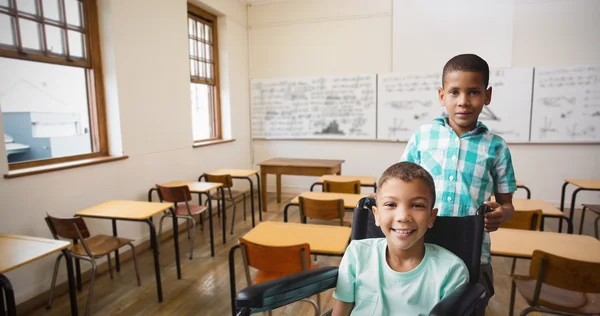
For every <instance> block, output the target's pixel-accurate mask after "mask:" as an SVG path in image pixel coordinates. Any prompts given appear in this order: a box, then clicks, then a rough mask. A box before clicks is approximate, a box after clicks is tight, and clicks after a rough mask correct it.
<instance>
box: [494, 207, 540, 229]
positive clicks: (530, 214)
mask: <svg viewBox="0 0 600 316" xmlns="http://www.w3.org/2000/svg"><path fill="white" fill-rule="evenodd" d="M542 214H543V213H542V210H535V211H515V212H514V213H513V216H512V217H511V218H510V219H509V220H507V221H506V222H504V223H502V224H500V227H502V228H511V229H522V230H539V229H540V227H541V226H542Z"/></svg>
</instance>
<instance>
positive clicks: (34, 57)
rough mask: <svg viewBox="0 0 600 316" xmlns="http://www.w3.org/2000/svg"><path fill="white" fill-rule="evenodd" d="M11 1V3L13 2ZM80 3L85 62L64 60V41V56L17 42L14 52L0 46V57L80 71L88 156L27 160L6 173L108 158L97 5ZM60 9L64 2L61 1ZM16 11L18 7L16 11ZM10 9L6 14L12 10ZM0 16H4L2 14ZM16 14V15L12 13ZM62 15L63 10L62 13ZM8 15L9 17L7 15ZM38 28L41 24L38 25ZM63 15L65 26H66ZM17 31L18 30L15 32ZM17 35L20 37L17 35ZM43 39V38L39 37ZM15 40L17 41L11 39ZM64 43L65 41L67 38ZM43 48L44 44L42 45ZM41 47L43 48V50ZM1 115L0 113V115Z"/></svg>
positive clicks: (10, 166) (89, 0)
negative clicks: (85, 102) (84, 91)
mask: <svg viewBox="0 0 600 316" xmlns="http://www.w3.org/2000/svg"><path fill="white" fill-rule="evenodd" d="M9 1H10V2H11V3H16V1H17V0H9ZM13 1H14V2H13ZM36 1H37V2H38V5H42V3H41V2H42V0H36ZM78 1H80V0H78ZM80 2H81V4H82V15H81V18H82V21H81V23H82V29H83V34H84V35H85V41H84V42H83V43H84V45H86V47H85V48H86V51H85V54H86V55H85V56H86V59H87V60H81V59H73V58H69V57H68V53H67V52H68V48H69V47H68V44H67V43H68V42H66V41H65V46H66V48H65V56H54V55H49V54H48V53H47V52H46V51H42V53H41V54H38V53H29V52H28V51H24V50H23V49H22V47H21V46H20V45H19V42H17V48H16V49H14V48H13V49H7V48H3V47H0V57H6V58H13V59H20V60H25V61H30V62H42V63H49V64H56V65H62V66H71V67H78V68H84V69H85V72H86V86H87V95H88V113H89V120H90V121H89V123H90V141H91V145H92V152H91V153H89V154H81V155H73V156H65V157H56V158H47V159H39V160H30V161H23V162H15V163H8V170H9V171H11V170H20V169H27V168H37V167H43V166H48V167H49V168H52V165H57V164H62V163H68V162H76V161H81V160H89V159H91V158H101V157H109V156H110V155H109V152H108V132H107V124H106V109H105V95H104V82H103V80H102V79H103V75H102V59H101V56H100V33H99V20H98V6H97V0H85V1H80ZM63 8H64V2H63ZM17 9H18V8H17ZM14 10H15V8H14V6H13V8H12V9H11V10H9V11H14ZM3 14H4V13H3ZM15 14H18V13H15ZM63 14H64V10H63ZM9 16H10V15H9ZM40 23H41V24H42V25H44V23H42V22H40ZM66 23H67V22H66V16H65V25H66ZM16 31H17V32H19V31H20V30H18V29H17V30H16ZM17 36H20V34H19V35H17ZM42 36H43V37H44V38H45V35H42ZM66 36H67V37H68V35H66ZM15 40H16V41H18V40H17V39H15ZM67 41H68V39H67ZM44 46H45V45H44ZM44 46H43V47H42V49H44V48H45V47H44ZM0 115H1V113H0Z"/></svg>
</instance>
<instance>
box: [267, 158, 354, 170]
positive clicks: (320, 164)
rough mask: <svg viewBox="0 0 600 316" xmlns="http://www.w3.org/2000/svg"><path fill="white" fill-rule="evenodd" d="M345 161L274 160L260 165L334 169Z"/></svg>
mask: <svg viewBox="0 0 600 316" xmlns="http://www.w3.org/2000/svg"><path fill="white" fill-rule="evenodd" d="M344 161H345V160H328V159H297V158H273V159H268V160H265V161H261V162H259V163H258V165H259V166H280V167H317V168H334V167H337V166H339V165H341V164H342V163H343V162H344Z"/></svg>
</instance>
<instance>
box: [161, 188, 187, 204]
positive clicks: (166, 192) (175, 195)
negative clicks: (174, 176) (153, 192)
mask: <svg viewBox="0 0 600 316" xmlns="http://www.w3.org/2000/svg"><path fill="white" fill-rule="evenodd" d="M156 188H157V189H158V198H159V199H160V201H161V202H163V201H167V202H171V203H178V202H187V201H190V200H191V199H192V194H191V193H190V188H189V187H188V186H187V185H182V186H177V187H166V186H162V185H158V184H157V185H156Z"/></svg>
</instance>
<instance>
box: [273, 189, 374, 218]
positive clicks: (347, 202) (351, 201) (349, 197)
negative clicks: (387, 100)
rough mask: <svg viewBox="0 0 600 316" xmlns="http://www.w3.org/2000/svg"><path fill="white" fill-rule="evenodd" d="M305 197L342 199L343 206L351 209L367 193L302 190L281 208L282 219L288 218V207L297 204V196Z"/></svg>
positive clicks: (298, 202)
mask: <svg viewBox="0 0 600 316" xmlns="http://www.w3.org/2000/svg"><path fill="white" fill-rule="evenodd" d="M300 196H302V197H305V198H307V199H313V200H338V199H342V200H344V208H345V209H350V210H353V209H354V208H355V207H356V204H358V201H359V200H360V199H362V198H364V197H365V196H368V195H367V194H348V193H332V192H303V193H301V194H300V195H298V196H296V197H295V198H293V199H292V200H291V201H290V202H289V203H288V204H286V205H285V207H284V208H283V221H284V222H287V220H288V208H289V207H290V206H292V205H299V204H300V199H299V197H300Z"/></svg>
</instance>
